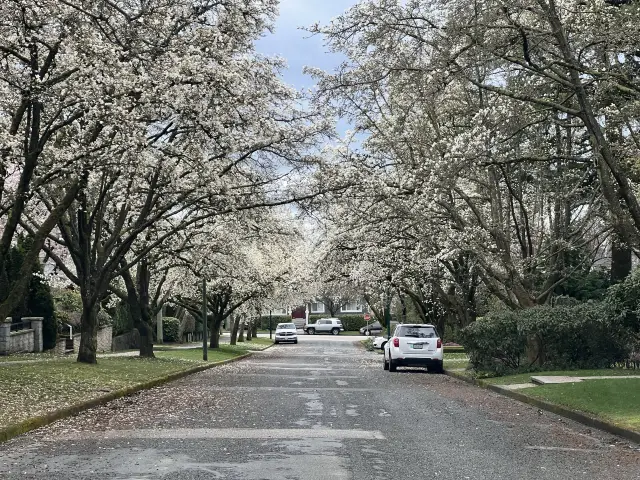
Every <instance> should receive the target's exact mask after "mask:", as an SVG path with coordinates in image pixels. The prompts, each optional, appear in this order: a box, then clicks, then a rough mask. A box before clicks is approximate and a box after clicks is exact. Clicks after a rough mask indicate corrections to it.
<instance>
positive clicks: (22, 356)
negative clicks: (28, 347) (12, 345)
mask: <svg viewBox="0 0 640 480" xmlns="http://www.w3.org/2000/svg"><path fill="white" fill-rule="evenodd" d="M59 359H60V357H56V356H54V355H53V353H52V352H43V353H13V354H11V355H0V363H2V362H16V361H28V360H59Z"/></svg>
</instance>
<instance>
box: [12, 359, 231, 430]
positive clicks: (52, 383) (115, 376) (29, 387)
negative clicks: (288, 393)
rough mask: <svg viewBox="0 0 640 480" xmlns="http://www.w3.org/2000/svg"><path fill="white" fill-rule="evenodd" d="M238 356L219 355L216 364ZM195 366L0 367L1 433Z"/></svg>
mask: <svg viewBox="0 0 640 480" xmlns="http://www.w3.org/2000/svg"><path fill="white" fill-rule="evenodd" d="M242 353H244V352H240V351H232V352H221V353H220V354H219V355H218V356H217V357H216V360H217V361H221V360H229V359H233V358H235V357H238V356H239V355H241V354H242ZM200 363H202V362H200ZM210 363H212V362H210ZM202 365H203V366H205V367H206V366H207V364H204V363H202ZM197 366H198V365H194V362H193V361H190V360H185V359H179V358H156V359H143V358H139V357H117V358H103V359H99V360H98V364H97V365H86V364H81V363H77V362H74V361H59V362H47V361H43V362H34V363H29V364H17V365H5V366H3V367H0V391H1V392H2V395H0V429H3V428H5V427H7V426H9V425H12V424H19V423H21V422H24V421H27V420H28V419H30V418H34V417H41V416H46V415H47V414H49V413H51V412H55V411H57V410H60V409H65V408H69V407H72V406H73V405H75V404H77V403H81V402H85V401H89V400H92V399H97V398H100V397H102V396H104V395H107V394H110V393H113V392H117V391H120V390H123V389H128V388H132V387H135V386H136V385H139V384H144V383H145V382H152V381H154V380H157V379H162V378H165V377H167V376H168V375H172V374H177V373H181V372H184V371H187V370H190V369H193V368H194V367H197Z"/></svg>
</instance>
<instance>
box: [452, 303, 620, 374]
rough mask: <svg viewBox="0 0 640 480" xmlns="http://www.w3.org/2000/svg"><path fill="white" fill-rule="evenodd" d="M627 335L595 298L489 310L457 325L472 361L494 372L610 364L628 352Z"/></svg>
mask: <svg viewBox="0 0 640 480" xmlns="http://www.w3.org/2000/svg"><path fill="white" fill-rule="evenodd" d="M629 338H630V336H629V331H628V329H626V328H625V327H624V326H623V325H621V323H620V322H618V321H616V320H615V319H612V318H611V317H610V316H609V315H608V314H607V310H606V305H603V304H598V303H584V304H580V305H576V306H571V307H548V306H544V307H535V308H531V309H527V310H523V311H511V312H500V313H496V314H489V315H487V316H486V317H484V318H483V319H481V320H478V321H476V322H475V323H473V324H471V325H470V326H469V327H467V328H466V329H464V330H463V331H462V344H463V345H464V347H465V350H466V351H467V353H469V360H470V363H471V365H472V366H473V367H474V368H475V369H477V370H485V371H489V372H493V373H496V374H504V373H507V372H512V371H535V370H539V369H576V368H605V367H610V366H612V365H613V364H614V363H616V362H621V361H624V360H625V359H627V358H628V354H629V349H630V342H629Z"/></svg>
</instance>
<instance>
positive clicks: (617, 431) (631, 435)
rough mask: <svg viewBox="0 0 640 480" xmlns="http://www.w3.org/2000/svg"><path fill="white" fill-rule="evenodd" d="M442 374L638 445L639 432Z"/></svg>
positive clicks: (560, 407)
mask: <svg viewBox="0 0 640 480" xmlns="http://www.w3.org/2000/svg"><path fill="white" fill-rule="evenodd" d="M444 373H445V374H446V375H448V376H450V377H452V378H455V379H457V380H462V381H463V382H467V383H471V384H472V385H476V386H478V387H480V388H486V389H487V390H491V391H493V392H496V393H499V394H500V395H504V396H505V397H509V398H512V399H514V400H518V401H519V402H522V403H526V404H527V405H531V406H534V407H538V408H540V409H542V410H546V411H548V412H551V413H555V414H556V415H560V416H561V417H565V418H568V419H570V420H573V421H575V422H578V423H582V424H583V425H586V426H587V427H591V428H597V429H599V430H603V431H605V432H607V433H611V434H612V435H618V436H619V437H622V438H626V439H627V440H631V441H632V442H635V443H638V444H640V433H639V432H635V431H633V430H629V429H626V428H622V427H618V426H617V425H614V424H612V423H609V422H605V421H604V420H600V419H597V418H594V417H591V416H589V415H587V414H586V413H582V412H579V411H576V410H572V409H570V408H568V407H563V406H561V405H558V404H555V403H549V402H545V401H544V400H540V399H537V398H533V397H529V396H528V395H525V394H523V393H520V392H517V391H514V390H505V389H504V388H500V387H499V386H497V385H493V384H490V383H488V382H484V381H482V380H478V379H475V378H469V377H467V376H466V375H462V374H461V373H458V372H452V371H450V370H445V372H444Z"/></svg>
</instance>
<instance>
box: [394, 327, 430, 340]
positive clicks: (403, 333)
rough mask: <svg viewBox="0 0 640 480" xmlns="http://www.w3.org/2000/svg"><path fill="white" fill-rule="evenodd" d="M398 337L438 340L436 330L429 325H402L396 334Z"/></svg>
mask: <svg viewBox="0 0 640 480" xmlns="http://www.w3.org/2000/svg"><path fill="white" fill-rule="evenodd" d="M396 335H397V336H398V337H415V338H437V336H438V335H437V334H436V330H435V328H433V327H429V326H427V325H424V326H421V325H418V326H413V327H408V326H404V325H401V326H399V327H398V331H397V333H396Z"/></svg>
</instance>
